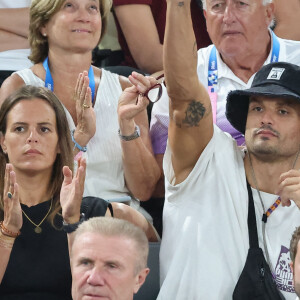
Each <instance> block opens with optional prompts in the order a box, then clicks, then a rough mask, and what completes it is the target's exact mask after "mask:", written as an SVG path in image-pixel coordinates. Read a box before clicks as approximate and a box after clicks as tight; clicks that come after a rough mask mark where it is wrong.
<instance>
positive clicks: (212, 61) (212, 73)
mask: <svg viewBox="0 0 300 300" xmlns="http://www.w3.org/2000/svg"><path fill="white" fill-rule="evenodd" d="M271 33H272V40H273V46H272V55H271V61H270V62H278V59H279V52H280V43H279V40H278V38H277V36H276V35H275V33H274V32H273V31H271ZM207 82H208V93H209V95H210V98H211V100H212V106H213V107H212V109H213V118H214V122H215V121H216V110H217V107H216V106H217V85H218V63H217V50H216V47H215V46H213V47H212V49H211V51H210V56H209V62H208V77H207Z"/></svg>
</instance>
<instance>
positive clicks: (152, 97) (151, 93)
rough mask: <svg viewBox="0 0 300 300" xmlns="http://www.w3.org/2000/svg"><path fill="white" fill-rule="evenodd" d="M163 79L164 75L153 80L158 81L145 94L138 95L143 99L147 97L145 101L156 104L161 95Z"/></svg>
mask: <svg viewBox="0 0 300 300" xmlns="http://www.w3.org/2000/svg"><path fill="white" fill-rule="evenodd" d="M164 78H165V76H164V74H161V75H160V76H158V77H157V78H155V79H156V80H159V82H158V83H156V84H155V85H153V86H152V87H151V88H149V89H148V90H147V91H146V92H145V93H141V94H140V95H141V96H143V97H147V99H148V100H149V101H150V102H152V103H155V102H157V101H158V100H159V99H160V98H161V95H162V83H164V82H165V81H164ZM164 84H165V83H164Z"/></svg>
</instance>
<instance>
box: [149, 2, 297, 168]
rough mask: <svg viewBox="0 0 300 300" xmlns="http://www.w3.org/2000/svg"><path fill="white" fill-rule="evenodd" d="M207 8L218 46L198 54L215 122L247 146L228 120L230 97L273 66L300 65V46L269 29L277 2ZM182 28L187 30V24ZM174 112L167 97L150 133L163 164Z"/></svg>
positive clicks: (159, 106) (214, 4)
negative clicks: (280, 62) (265, 69)
mask: <svg viewBox="0 0 300 300" xmlns="http://www.w3.org/2000/svg"><path fill="white" fill-rule="evenodd" d="M178 1H179V0H178ZM198 1H200V0H198ZM202 2H203V8H204V15H205V18H206V25H207V31H208V33H209V36H210V39H211V40H212V42H213V45H211V46H208V47H207V48H203V49H200V50H199V51H198V68H197V71H198V77H199V80H200V81H201V83H202V84H203V85H204V86H205V88H206V89H207V90H208V92H209V94H210V99H211V102H212V110H213V118H214V122H215V123H216V125H218V127H219V128H221V129H222V130H223V131H225V132H228V133H230V134H231V135H232V136H233V137H234V138H235V139H236V140H237V142H238V144H239V145H242V144H243V143H244V136H243V135H242V134H241V133H240V132H238V131H237V130H235V129H234V128H233V127H232V126H231V125H230V123H229V122H228V120H227V119H226V116H225V105H226V97H227V94H228V93H229V92H230V91H231V90H236V89H246V88H249V87H250V86H251V83H252V81H253V78H254V75H255V73H256V72H257V71H258V70H259V69H260V68H261V67H262V66H263V65H266V64H268V63H270V62H276V61H284V62H290V63H293V64H296V65H300V42H297V41H290V40H284V39H281V38H278V37H277V36H276V35H275V34H274V33H273V32H272V31H271V30H270V29H269V25H270V24H271V23H272V20H273V18H274V4H273V3H272V0H243V1H237V0H202ZM286 5H289V4H286ZM182 26H183V27H182V30H185V28H186V26H187V24H183V25H182ZM297 29H298V28H297ZM168 111H169V103H168V97H167V95H166V93H164V96H163V98H162V99H161V100H160V101H158V102H157V103H155V104H154V106H153V110H152V118H151V130H150V133H151V139H152V145H153V150H154V154H155V156H156V159H157V161H158V162H159V163H160V164H161V162H162V157H163V154H164V152H165V148H166V143H167V136H168V124H169V112H168Z"/></svg>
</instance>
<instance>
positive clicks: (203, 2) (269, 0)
mask: <svg viewBox="0 0 300 300" xmlns="http://www.w3.org/2000/svg"><path fill="white" fill-rule="evenodd" d="M201 1H202V7H203V9H204V10H206V1H207V0H201ZM272 2H273V0H262V4H263V5H264V6H266V5H267V4H270V3H272Z"/></svg>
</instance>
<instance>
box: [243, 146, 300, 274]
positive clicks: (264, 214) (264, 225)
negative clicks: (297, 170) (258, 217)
mask: <svg viewBox="0 0 300 300" xmlns="http://www.w3.org/2000/svg"><path fill="white" fill-rule="evenodd" d="M299 153H300V150H299V151H298V152H297V155H296V158H295V160H294V162H293V165H292V169H294V167H295V165H296V162H297V160H298V157H299ZM247 154H248V157H249V162H250V167H251V175H252V178H253V181H254V184H255V189H256V191H257V194H258V197H259V200H260V203H261V206H262V209H263V216H262V221H263V222H262V234H263V243H264V248H265V253H266V258H267V262H268V265H269V267H270V269H271V272H272V274H273V277H274V276H275V275H274V273H273V270H274V269H273V265H272V263H271V260H270V256H269V251H268V247H267V243H266V223H267V218H268V217H269V216H270V214H271V213H272V212H273V211H274V210H275V209H276V208H277V207H278V206H279V205H280V203H281V199H280V197H278V198H277V200H276V201H275V202H274V203H273V205H271V206H270V208H269V209H268V210H267V211H266V210H265V206H264V203H263V201H262V197H261V194H260V190H259V189H258V184H257V180H256V176H255V173H254V168H253V164H252V160H251V156H250V153H249V151H247Z"/></svg>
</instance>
